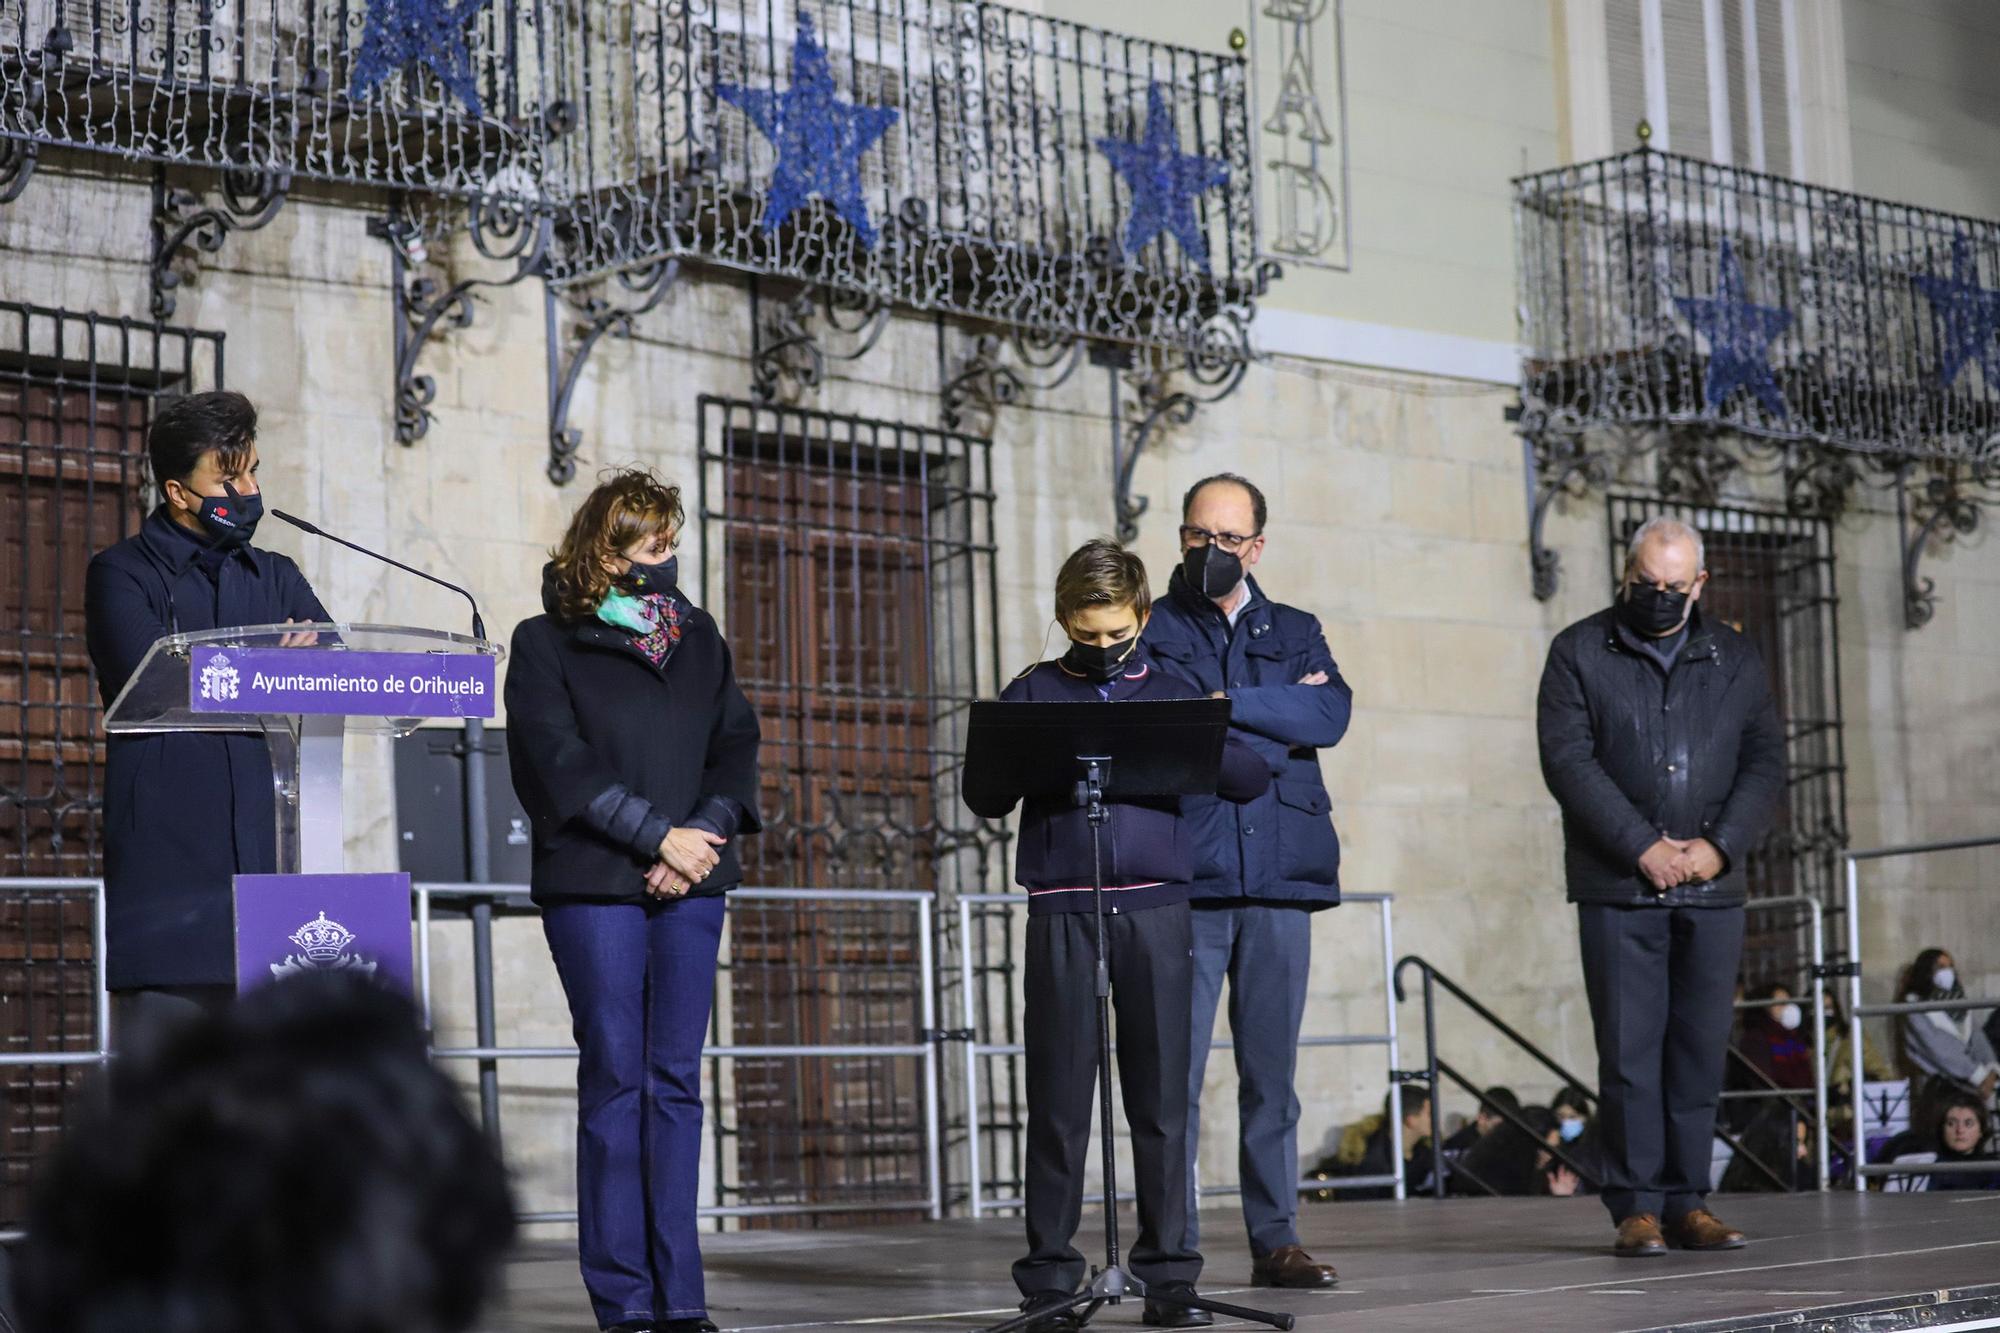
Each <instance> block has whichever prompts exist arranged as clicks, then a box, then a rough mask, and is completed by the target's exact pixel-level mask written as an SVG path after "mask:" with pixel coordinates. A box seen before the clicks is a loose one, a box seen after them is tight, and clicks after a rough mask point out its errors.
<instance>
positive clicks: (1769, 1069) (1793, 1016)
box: [1730, 982, 1813, 1088]
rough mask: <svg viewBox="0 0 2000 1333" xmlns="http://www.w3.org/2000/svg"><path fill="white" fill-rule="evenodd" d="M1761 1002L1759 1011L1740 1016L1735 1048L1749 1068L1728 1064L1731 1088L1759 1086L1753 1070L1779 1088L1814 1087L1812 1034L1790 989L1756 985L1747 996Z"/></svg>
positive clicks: (1802, 1010)
mask: <svg viewBox="0 0 2000 1333" xmlns="http://www.w3.org/2000/svg"><path fill="white" fill-rule="evenodd" d="M1750 998H1751V999H1753V1000H1761V1001H1763V1002H1764V1007H1763V1008H1762V1009H1752V1010H1749V1011H1748V1012H1746V1013H1745V1014H1744V1015H1743V1031H1742V1033H1741V1035H1740V1036H1739V1037H1738V1038H1737V1041H1736V1049H1737V1050H1738V1051H1739V1052H1741V1053H1742V1056H1743V1059H1744V1061H1745V1062H1747V1063H1748V1065H1749V1069H1744V1068H1743V1067H1742V1066H1741V1065H1738V1064H1737V1063H1736V1062H1735V1061H1733V1060H1732V1061H1731V1069H1730V1076H1731V1086H1732V1087H1743V1088H1756V1087H1761V1086H1763V1085H1762V1082H1761V1081H1760V1080H1758V1079H1756V1078H1755V1077H1754V1076H1751V1075H1750V1072H1749V1070H1755V1071H1757V1072H1758V1073H1761V1074H1763V1075H1764V1077H1765V1078H1768V1079H1770V1080H1771V1082H1773V1083H1775V1084H1777V1085H1778V1086H1779V1087H1781V1088H1810V1087H1811V1086H1812V1085H1813V1051H1812V1033H1811V1032H1810V1031H1809V1030H1807V1028H1806V1025H1805V1007H1804V1006H1803V1005H1801V1004H1799V1003H1798V1001H1796V1000H1794V999H1793V998H1792V991H1791V988H1790V987H1789V986H1786V985H1784V984H1782V983H1778V982H1772V983H1768V984H1766V985H1762V986H1759V987H1758V988H1757V989H1756V990H1755V991H1753V992H1752V993H1751V996H1750Z"/></svg>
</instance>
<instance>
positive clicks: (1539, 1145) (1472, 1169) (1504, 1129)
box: [1448, 1106, 1562, 1198]
mask: <svg viewBox="0 0 2000 1333" xmlns="http://www.w3.org/2000/svg"><path fill="white" fill-rule="evenodd" d="M1520 1119H1521V1120H1522V1121H1523V1122H1525V1123H1526V1124H1527V1126H1528V1131H1527V1132H1523V1131H1522V1130H1521V1128H1520V1127H1519V1126H1517V1125H1513V1124H1503V1125H1501V1126H1500V1127H1499V1128H1498V1129H1496V1130H1494V1131H1493V1132H1492V1133H1491V1134H1488V1135H1486V1136H1485V1137H1484V1138H1482V1139H1480V1140H1479V1142H1477V1143H1475V1144H1473V1145H1472V1146H1471V1147H1470V1148H1468V1149H1466V1151H1465V1153H1464V1155H1463V1156H1461V1157H1460V1158H1459V1159H1458V1160H1457V1161H1456V1162H1454V1163H1452V1167H1451V1175H1450V1176H1449V1177H1448V1184H1449V1187H1450V1189H1451V1192H1452V1193H1454V1194H1462V1195H1468V1196H1470V1197H1473V1198H1479V1197H1482V1196H1486V1195H1495V1194H1499V1195H1529V1194H1541V1193H1545V1192H1546V1188H1545V1186H1544V1183H1543V1180H1542V1173H1543V1170H1544V1168H1545V1167H1546V1166H1547V1165H1548V1162H1549V1160H1550V1158H1549V1153H1548V1149H1549V1147H1550V1146H1551V1145H1554V1144H1558V1143H1561V1142H1562V1131H1561V1129H1560V1127H1559V1125H1558V1123H1557V1120H1556V1115H1555V1112H1553V1111H1551V1110H1550V1109H1549V1108H1548V1107H1546V1106H1524V1107H1522V1108H1521V1111H1520Z"/></svg>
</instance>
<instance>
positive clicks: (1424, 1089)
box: [1382, 1083, 1431, 1120]
mask: <svg viewBox="0 0 2000 1333" xmlns="http://www.w3.org/2000/svg"><path fill="white" fill-rule="evenodd" d="M1430 1104H1431V1086H1430V1084H1428V1083H1405V1084H1404V1085H1403V1119H1405V1120H1408V1119H1409V1118H1410V1117H1411V1116H1413V1115H1416V1114H1418V1113H1419V1112H1421V1111H1422V1110H1423V1109H1424V1108H1425V1107H1426V1106H1429V1105H1430ZM1395 1105H1396V1094H1395V1091H1394V1090H1393V1089H1392V1090H1391V1091H1390V1092H1389V1093H1388V1094H1387V1095H1386V1096H1384V1097H1383V1098H1382V1118H1383V1119H1384V1120H1387V1119H1388V1118H1389V1113H1390V1112H1391V1111H1392V1110H1393V1109H1394V1108H1395Z"/></svg>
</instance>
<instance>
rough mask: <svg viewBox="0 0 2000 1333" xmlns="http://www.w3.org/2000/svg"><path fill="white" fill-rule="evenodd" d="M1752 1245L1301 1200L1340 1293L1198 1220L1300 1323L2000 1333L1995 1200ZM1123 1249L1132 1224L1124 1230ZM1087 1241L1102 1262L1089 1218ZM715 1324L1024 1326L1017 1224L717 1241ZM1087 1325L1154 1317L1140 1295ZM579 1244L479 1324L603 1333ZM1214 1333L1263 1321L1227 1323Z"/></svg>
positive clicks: (563, 1246)
mask: <svg viewBox="0 0 2000 1333" xmlns="http://www.w3.org/2000/svg"><path fill="white" fill-rule="evenodd" d="M1714 1208H1715V1211H1716V1212H1717V1214H1718V1215H1720V1216H1721V1217H1723V1218H1724V1219H1725V1220H1727V1221H1729V1222H1730V1223H1732V1224H1733V1225H1736V1226H1739V1227H1741V1228H1743V1229H1744V1230H1745V1231H1747V1232H1749V1233H1750V1235H1751V1237H1752V1241H1751V1244H1750V1245H1749V1246H1748V1247H1747V1248H1745V1249H1742V1250H1737V1251H1732V1252H1728V1253H1723V1254H1706V1255H1701V1254H1688V1253H1681V1252H1674V1253H1671V1254H1669V1255H1667V1256H1665V1257H1664V1258H1659V1259H1646V1260H1630V1259H1627V1260H1620V1259H1615V1258H1613V1257H1611V1255H1610V1253H1609V1244H1610V1241H1611V1226H1610V1221H1609V1218H1608V1217H1607V1215H1606V1214H1605V1212H1604V1210H1603V1207H1602V1206H1601V1205H1600V1204H1599V1203H1598V1202H1597V1201H1596V1200H1594V1199H1478V1200H1472V1199H1467V1200H1447V1201H1445V1202H1442V1203H1439V1202H1436V1201H1433V1200H1429V1199H1413V1200H1410V1201H1408V1202H1405V1203H1392V1202H1382V1203H1334V1204H1307V1205H1305V1206H1304V1207H1303V1208H1302V1209H1301V1212H1300V1218H1299V1228H1300V1232H1301V1235H1302V1238H1303V1240H1304V1241H1305V1244H1306V1247H1307V1248H1308V1249H1309V1250H1311V1251H1312V1252H1313V1253H1314V1255H1315V1256H1317V1257H1319V1258H1321V1259H1324V1260H1326V1261H1328V1262H1331V1263H1334V1264H1336V1265H1338V1266H1339V1268H1340V1274H1341V1281H1340V1285H1339V1287H1338V1288H1336V1289H1334V1290H1331V1291H1323V1292H1277V1291H1268V1290H1262V1289H1253V1288H1252V1287H1251V1286H1250V1283H1249V1276H1250V1274H1249V1260H1248V1257H1247V1252H1246V1250H1245V1249H1244V1246H1243V1241H1242V1235H1243V1232H1242V1223H1241V1219H1240V1217H1239V1216H1237V1215H1235V1214H1233V1213H1228V1212H1221V1211H1216V1212H1208V1213H1204V1215H1203V1218H1202V1234H1203V1237H1204V1240H1203V1244H1202V1249H1203V1252H1204V1254H1205V1255H1206V1256H1207V1261H1208V1263H1207V1270H1206V1272H1205V1274H1204V1276H1203V1280H1202V1282H1201V1289H1202V1290H1203V1291H1204V1292H1206V1293H1208V1294H1211V1295H1214V1296H1216V1297H1218V1298H1220V1299H1223V1300H1227V1301H1231V1302H1235V1303H1238V1304H1248V1305H1257V1306H1263V1307H1265V1308H1270V1309H1280V1310H1285V1311H1288V1312H1290V1313H1292V1314H1293V1315H1295V1316H1296V1317H1297V1320H1298V1328H1299V1329H1300V1330H1336V1329H1337V1330H1350V1329H1352V1330H1362V1329H1366V1330H1376V1329H1381V1330H1390V1331H1394V1330H1405V1329H1462V1328H1468V1327H1471V1328H1480V1329H1493V1330H1513V1329H1533V1330H1538V1331H1539V1333H1570V1331H1571V1330H1574V1331H1575V1333H1601V1331H1605V1330H1610V1331H1614V1333H1626V1331H1629V1333H1640V1331H1642V1330H1644V1331H1647V1333H1654V1331H1663V1330H1676V1333H1697V1331H1698V1333H1757V1331H1761V1330H1766V1329H1770V1330H1778V1329H1790V1330H1807V1331H1809V1333H1863V1330H1865V1331H1866V1333H1892V1331H1893V1330H1901V1329H1906V1328H1907V1329H1917V1328H1921V1329H1929V1330H1956V1329H1965V1330H1970V1329H1989V1328H1990V1329H1996V1330H2000V1282H1996V1281H1995V1279H1996V1278H2000V1193H1993V1194H1983V1193H1970V1192H1966V1193H1959V1192H1941V1193H1937V1194H1873V1195H1856V1194H1854V1193H1852V1192H1851V1191H1847V1192H1835V1193H1831V1194H1825V1195H1816V1194H1815V1195H1799V1196H1784V1195H1750V1196H1742V1197H1723V1196H1718V1197H1717V1198H1716V1199H1715V1200H1714ZM1124 1234H1125V1236H1126V1239H1127V1243H1128V1244H1129V1242H1130V1239H1131V1237H1132V1235H1133V1234H1134V1232H1133V1229H1132V1227H1131V1224H1130V1223H1129V1220H1128V1223H1127V1225H1126V1228H1125V1232H1124ZM1077 1242H1078V1247H1079V1248H1080V1249H1082V1250H1083V1251H1084V1252H1085V1254H1086V1255H1087V1256H1088V1255H1091V1254H1092V1253H1093V1249H1094V1248H1095V1251H1096V1253H1097V1254H1098V1255H1099V1256H1100V1257H1101V1248H1102V1233H1101V1229H1100V1227H1099V1226H1098V1224H1097V1219H1096V1218H1094V1217H1092V1216H1089V1215H1086V1217H1085V1219H1084V1229H1083V1232H1082V1233H1081V1234H1080V1235H1079V1236H1078V1238H1077ZM702 1244H703V1252H704V1256H705V1266H706V1269H707V1275H708V1300H709V1313H710V1316H711V1317H712V1318H713V1319H714V1320H715V1322H716V1323H717V1324H719V1325H720V1326H721V1327H722V1328H723V1329H724V1330H733V1331H735V1333H809V1331H810V1330H833V1329H869V1328H887V1329H891V1330H898V1331H900V1330H928V1329H936V1330H955V1331H957V1333H973V1331H974V1330H977V1329H980V1328H983V1327H985V1326H986V1325H988V1324H991V1323H995V1322H998V1321H999V1320H1000V1319H1001V1318H1003V1317H1004V1316H1005V1315H1007V1314H1010V1313H1011V1312H1012V1311H1013V1308H1014V1302H1015V1301H1016V1300H1017V1299H1018V1294H1017V1293H1016V1291H1015V1289H1014V1285H1013V1282H1012V1280H1011V1278H1010V1277H1009V1265H1011V1264H1012V1262H1013V1261H1014V1259H1015V1258H1016V1257H1017V1256H1018V1255H1019V1253H1020V1250H1021V1246H1022V1240H1021V1229H1020V1223H1019V1222H1018V1221H1017V1220H1014V1219H1012V1218H1009V1217H1001V1218H995V1219H987V1220H983V1221H979V1222H972V1221H965V1220H954V1221H946V1222H932V1223H920V1224H911V1225H897V1226H885V1227H852V1228H844V1229H834V1228H823V1229H819V1230H811V1231H746V1232H734V1233H729V1234H725V1235H706V1236H704V1237H703V1241H702ZM1090 1326H1091V1328H1092V1329H1115V1328H1124V1327H1130V1328H1133V1329H1137V1328H1139V1327H1141V1325H1140V1309H1139V1306H1138V1304H1137V1303H1136V1302H1128V1303H1126V1304H1124V1305H1121V1306H1117V1307H1112V1308H1107V1309H1104V1310H1102V1311H1100V1312H1099V1313H1098V1315H1097V1317H1096V1318H1095V1319H1093V1320H1092V1321H1091V1325H1090ZM595 1327H596V1324H595V1322H594V1321H593V1320H592V1319H591V1318H590V1314H589V1309H588V1305H587V1302H586V1301H585V1298H584V1294H583V1288H582V1285H581V1283H580V1280H579V1279H578V1276H577V1269H576V1257H575V1248H574V1244H573V1243H572V1242H568V1241H562V1240H546V1239H533V1238H532V1234H531V1239H529V1240H528V1241H527V1242H526V1243H524V1245H523V1246H522V1248H521V1251H520V1253H519V1254H518V1255H517V1256H516V1258H515V1260H514V1261H513V1262H512V1263H511V1264H510V1265H509V1267H508V1275H507V1295H506V1299H505V1301H504V1305H503V1308H501V1309H498V1310H496V1311H495V1312H493V1313H492V1314H491V1315H490V1316H489V1317H488V1318H487V1319H486V1320H485V1321H483V1323H482V1329H483V1330H484V1333H529V1330H534V1333H569V1331H570V1330H575V1331H576V1333H589V1330H593V1329H594V1328H595ZM1216 1327H1218V1328H1245V1327H1250V1325H1245V1324H1241V1323H1238V1322H1236V1321H1233V1320H1218V1321H1217V1324H1216Z"/></svg>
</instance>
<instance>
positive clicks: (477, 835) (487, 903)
mask: <svg viewBox="0 0 2000 1333" xmlns="http://www.w3.org/2000/svg"><path fill="white" fill-rule="evenodd" d="M271 517H273V518H275V519H278V520H280V521H282V522H285V523H289V524H291V525H292V526H293V527H295V528H297V529H298V530H299V531H300V532H303V533H306V534H307V535H309V536H313V537H321V538H324V539H325V540H327V541H330V542H332V543H333V544H334V545H336V546H345V547H346V548H347V549H348V550H350V551H358V552H360V553H361V554H362V555H365V556H367V557H369V558H370V559H372V560H380V561H381V562H382V563H383V564H385V565H390V566H392V567H394V568H396V569H400V570H402V571H403V572H404V573H405V574H415V575H416V576H417V577H418V578H420V579H424V580H426V581H428V582H431V583H435V584H437V585H438V586H439V587H440V588H449V589H450V590H451V591H453V592H455V593H457V594H458V595H459V596H460V597H463V598H464V599H465V600H466V602H467V604H469V605H470V606H471V607H472V637H473V638H475V639H482V640H483V639H484V638H485V637H486V622H485V621H484V620H483V619H481V618H480V615H479V602H478V600H477V599H476V598H474V597H473V595H472V593H471V592H470V591H468V590H467V589H465V588H461V587H459V586H458V585H457V584H456V583H449V582H447V581H445V580H444V579H441V578H439V577H438V576H437V575H435V574H430V573H426V572H425V571H423V570H421V569H418V568H417V567H416V566H414V565H406V564H404V563H403V562H402V561H400V560H396V559H392V558H391V557H389V556H386V555H383V554H382V553H381V552H380V551H371V550H369V549H368V548H367V547H366V546H362V545H360V544H359V543H356V542H351V541H349V540H347V538H345V537H336V536H334V535H333V534H332V533H330V532H328V531H327V530H326V529H324V528H322V527H320V526H319V525H318V524H316V523H309V522H307V521H306V520H305V519H302V518H300V517H299V516H298V515H296V514H288V513H286V512H285V511H284V510H282V509H273V510H271ZM456 754H457V756H458V759H459V762H460V763H461V765H462V766H463V769H464V778H465V781H464V783H463V784H462V786H463V794H464V797H465V869H466V879H467V881H468V882H470V883H473V884H489V883H491V882H492V880H493V849H492V845H491V836H490V833H489V831H488V820H487V813H486V758H487V752H486V719H484V718H478V717H468V718H466V719H465V730H464V733H463V739H462V740H461V741H460V742H459V744H458V746H457V747H456ZM470 915H471V917H472V976H473V1019H474V1022H475V1024H476V1031H477V1037H478V1041H479V1044H480V1045H481V1046H482V1047H485V1048H487V1049H489V1050H490V1049H491V1048H492V1047H493V1046H494V1045H495V1044H497V1042H498V1040H499V1026H500V1025H499V1021H498V1017H497V1014H496V1010H495V1006H494V999H493V901H492V899H490V898H474V899H473V900H472V906H471V909H470ZM479 1119H480V1122H481V1124H482V1125H483V1126H484V1127H485V1130H486V1135H487V1137H488V1138H490V1139H491V1140H492V1141H493V1145H494V1148H495V1149H496V1150H497V1149H498V1148H499V1146H500V1066H499V1064H498V1063H497V1062H496V1061H494V1060H490V1059H488V1060H481V1061H480V1062H479Z"/></svg>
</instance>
